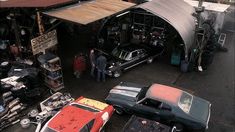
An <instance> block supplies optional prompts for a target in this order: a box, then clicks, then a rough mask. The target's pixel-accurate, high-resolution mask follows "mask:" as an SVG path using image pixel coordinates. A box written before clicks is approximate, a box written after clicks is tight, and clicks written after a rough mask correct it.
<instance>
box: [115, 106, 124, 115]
mask: <svg viewBox="0 0 235 132" xmlns="http://www.w3.org/2000/svg"><path fill="white" fill-rule="evenodd" d="M114 109H115V111H116V113H117V114H119V115H123V114H124V110H123V108H121V107H119V106H114Z"/></svg>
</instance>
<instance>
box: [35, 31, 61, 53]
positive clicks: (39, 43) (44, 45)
mask: <svg viewBox="0 0 235 132" xmlns="http://www.w3.org/2000/svg"><path fill="white" fill-rule="evenodd" d="M57 43H58V40H57V33H56V30H52V31H50V32H48V33H46V34H43V35H41V36H38V37H36V38H33V39H32V40H31V46H32V52H33V55H36V54H38V53H40V52H43V53H44V52H45V50H46V49H48V48H51V47H53V46H55V45H56V44H57Z"/></svg>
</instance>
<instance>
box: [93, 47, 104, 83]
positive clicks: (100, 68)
mask: <svg viewBox="0 0 235 132" xmlns="http://www.w3.org/2000/svg"><path fill="white" fill-rule="evenodd" d="M89 57H90V63H91V73H90V74H91V76H92V77H95V70H97V76H96V81H97V82H100V81H102V82H105V72H106V65H107V58H106V57H105V56H104V53H103V52H101V51H98V50H95V49H91V50H90V54H89Z"/></svg>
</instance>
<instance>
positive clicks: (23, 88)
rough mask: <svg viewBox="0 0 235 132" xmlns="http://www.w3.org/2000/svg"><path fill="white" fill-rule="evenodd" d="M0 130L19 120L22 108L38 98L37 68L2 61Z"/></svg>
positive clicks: (39, 87) (39, 94) (0, 68)
mask: <svg viewBox="0 0 235 132" xmlns="http://www.w3.org/2000/svg"><path fill="white" fill-rule="evenodd" d="M0 71H1V72H0V73H1V78H2V79H1V80H0V130H2V129H4V128H6V127H8V126H10V125H13V124H15V123H17V122H19V121H20V118H21V117H22V116H24V112H23V110H25V109H26V108H27V106H30V105H32V104H34V103H35V101H37V99H39V97H40V96H41V91H40V90H41V84H40V81H39V77H38V72H39V71H38V70H37V69H36V68H34V67H31V66H29V65H26V64H21V63H14V64H13V63H11V64H10V63H9V62H2V63H1V67H0Z"/></svg>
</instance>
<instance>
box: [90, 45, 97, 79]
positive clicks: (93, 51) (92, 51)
mask: <svg viewBox="0 0 235 132" xmlns="http://www.w3.org/2000/svg"><path fill="white" fill-rule="evenodd" d="M89 58H90V63H91V76H92V77H95V75H94V71H95V66H96V65H95V63H96V62H95V61H96V60H95V59H96V58H95V50H94V49H91V50H90V54H89Z"/></svg>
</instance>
